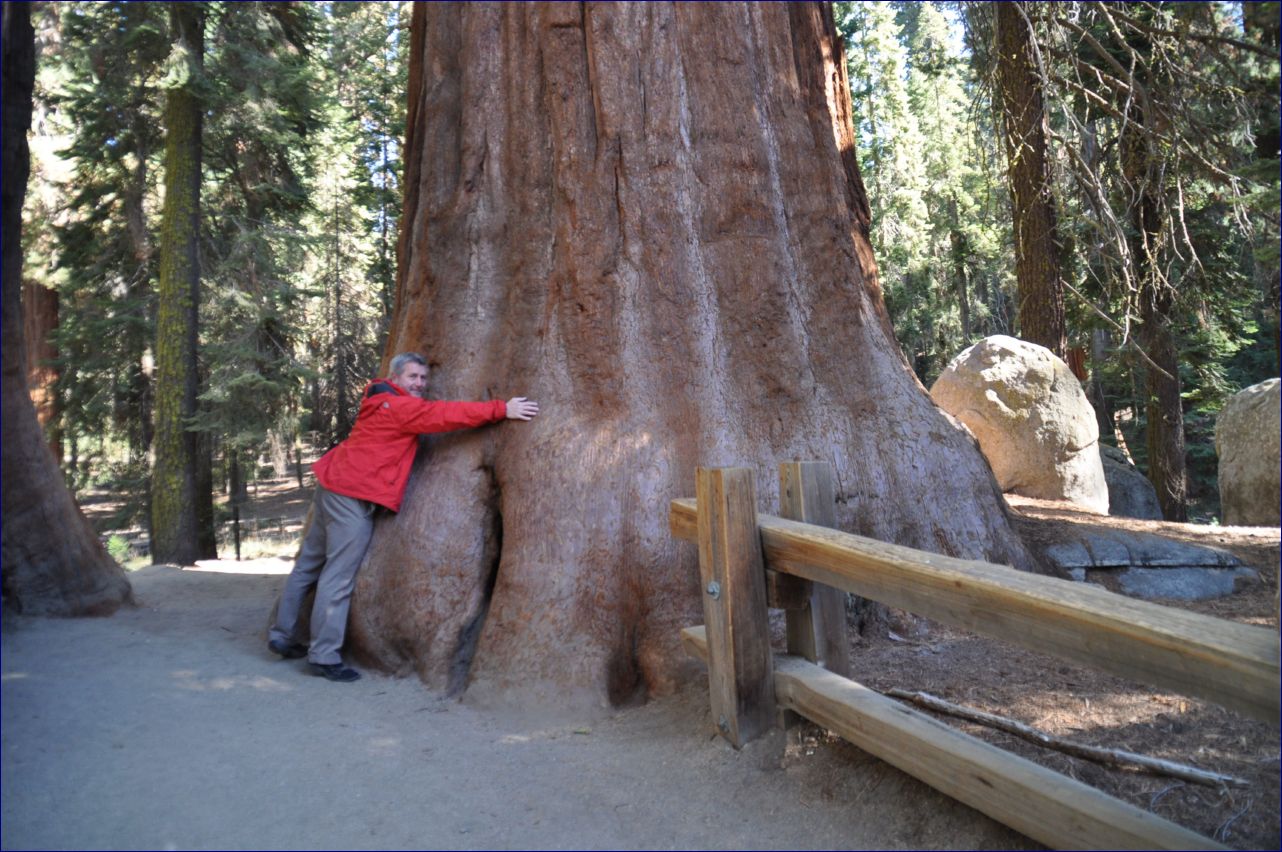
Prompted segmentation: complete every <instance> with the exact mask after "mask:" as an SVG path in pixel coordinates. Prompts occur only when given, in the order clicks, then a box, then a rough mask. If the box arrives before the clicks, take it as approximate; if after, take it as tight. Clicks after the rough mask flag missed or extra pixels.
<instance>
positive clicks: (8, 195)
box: [0, 3, 132, 615]
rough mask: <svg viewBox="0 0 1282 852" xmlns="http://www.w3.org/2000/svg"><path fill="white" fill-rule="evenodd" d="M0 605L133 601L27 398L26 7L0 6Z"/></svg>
mask: <svg viewBox="0 0 1282 852" xmlns="http://www.w3.org/2000/svg"><path fill="white" fill-rule="evenodd" d="M3 41H4V46H3V55H4V56H3V71H4V101H3V103H4V121H3V166H2V168H3V174H4V188H3V200H2V202H0V207H2V209H0V215H2V216H3V223H0V227H3V247H2V248H3V270H2V272H0V274H2V275H3V285H2V286H3V315H4V317H3V328H2V329H0V335H2V337H0V346H2V347H3V370H2V371H0V373H2V375H3V387H2V389H0V400H2V402H3V418H4V430H3V438H2V440H0V443H2V444H3V459H2V460H0V465H2V466H3V468H4V476H3V478H2V479H0V491H2V492H3V507H2V508H0V511H3V512H4V524H3V543H2V545H0V553H2V556H0V578H2V582H3V590H4V602H5V606H6V607H12V608H13V609H14V610H16V611H19V612H25V613H29V614H33V615H109V614H110V613H112V612H115V611H116V610H117V609H118V608H119V607H120V605H121V604H123V603H126V602H132V593H131V592H130V589H129V581H128V580H127V579H125V574H124V572H123V571H122V570H121V569H120V566H119V565H117V564H116V563H115V562H114V561H112V559H111V557H110V556H108V555H107V551H106V550H105V549H104V548H103V546H102V543H101V542H100V541H99V540H98V537H97V535H95V534H94V531H93V528H92V527H91V526H90V525H89V522H88V521H87V520H85V516H84V515H83V514H81V513H80V509H79V508H78V507H77V506H76V503H75V501H74V500H72V498H71V492H69V491H68V490H67V486H66V483H65V482H64V481H63V478H62V472H61V471H60V470H59V469H58V465H57V463H56V462H55V460H54V457H53V455H52V454H51V453H50V452H49V448H48V445H47V444H46V443H45V438H44V434H43V432H42V431H41V429H40V424H39V422H38V421H37V420H36V412H35V408H34V407H33V406H32V404H31V397H30V396H28V390H27V381H26V369H27V364H26V360H27V359H26V352H25V351H24V342H23V340H24V335H23V317H22V301H21V293H22V203H23V199H24V198H25V196H26V191H27V175H28V172H29V169H30V157H29V153H28V149H27V131H28V129H29V128H30V126H31V93H32V87H33V85H34V82H35V65H36V54H35V32H34V30H33V29H32V27H31V6H30V4H28V3H5V4H4V8H3Z"/></svg>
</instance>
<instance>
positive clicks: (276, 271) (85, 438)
mask: <svg viewBox="0 0 1282 852" xmlns="http://www.w3.org/2000/svg"><path fill="white" fill-rule="evenodd" d="M204 6H205V12H206V29H205V45H204V51H205V52H204V68H203V73H202V74H201V77H200V79H199V80H195V81H190V82H193V83H194V86H195V91H196V93H197V94H198V96H199V97H200V98H201V100H202V112H203V116H204V126H203V134H202V136H203V152H202V188H201V228H202V232H201V250H200V255H201V264H202V266H201V278H202V303H201V305H200V329H199V338H200V339H199V348H200V369H201V392H200V400H201V406H200V410H199V412H198V414H197V416H196V417H195V418H194V419H193V420H192V421H191V422H190V423H189V424H188V425H189V427H190V428H193V429H197V430H200V431H203V432H205V433H207V434H208V435H209V436H210V437H211V439H212V445H213V447H214V451H215V453H216V454H217V455H218V457H219V458H230V457H231V456H232V455H233V454H236V455H238V456H239V457H241V458H242V460H246V461H247V460H248V459H249V458H251V457H253V456H255V455H257V454H260V453H262V452H264V451H265V450H266V449H267V448H275V451H276V452H277V453H279V452H280V451H281V448H283V447H288V446H290V445H291V444H292V443H293V442H294V441H295V440H296V438H297V435H298V432H299V431H300V429H312V430H318V431H319V438H320V439H321V440H323V441H327V440H331V439H334V438H338V437H342V434H341V432H342V431H343V430H344V428H345V427H344V420H343V417H341V416H340V415H339V413H338V407H339V405H338V403H339V401H340V400H342V399H346V407H347V408H354V404H355V400H356V394H357V393H358V392H359V388H360V386H361V385H363V383H364V381H365V380H366V379H367V378H369V377H370V376H371V375H372V374H373V373H374V371H375V370H376V369H377V366H378V360H379V357H380V354H381V348H382V340H383V338H384V337H385V335H386V327H387V321H388V315H389V314H390V311H391V301H392V294H393V292H394V286H395V241H396V236H397V228H398V221H399V206H400V195H401V187H400V177H399V175H400V168H401V163H400V147H399V145H400V141H399V140H400V138H401V137H402V135H403V134H404V126H405V117H404V113H405V91H406V86H407V75H408V70H407V61H406V60H407V57H406V48H407V47H408V33H407V28H408V4H406V3H401V2H395V3H333V4H330V3H322V4H313V3H232V2H209V3H206V4H204ZM168 11H169V10H168V7H167V4H158V3H87V2H86V3H57V4H47V5H46V6H44V7H43V12H42V14H43V17H44V27H43V30H42V32H43V33H44V34H45V36H46V37H45V38H44V41H43V55H42V57H41V59H40V63H39V68H40V75H41V76H40V88H39V91H38V92H37V109H38V110H43V112H41V113H40V115H41V116H42V120H41V121H40V122H39V127H38V128H37V140H39V141H41V142H42V143H43V144H44V147H45V148H46V149H54V148H56V149H58V151H59V152H60V153H49V154H48V155H47V157H46V159H45V160H39V158H37V159H38V162H37V169H36V172H35V179H34V181H33V184H34V187H33V190H34V191H33V192H32V193H31V197H32V198H33V200H35V201H37V202H39V204H40V206H39V207H32V209H31V211H30V213H31V219H32V222H33V227H31V228H29V229H28V230H27V232H26V233H27V236H28V246H29V248H30V252H29V255H30V258H31V263H30V264H29V272H30V274H31V275H32V277H33V278H35V279H36V280H40V281H44V282H46V283H48V284H49V285H51V286H55V287H56V288H57V289H58V292H59V297H60V316H59V327H58V329H57V331H56V336H55V337H56V339H55V342H56V345H57V346H58V348H59V352H60V359H59V364H60V366H61V375H60V381H59V385H58V388H57V393H58V397H59V401H60V403H61V406H62V409H61V423H60V426H61V428H62V429H63V432H64V435H65V437H66V440H67V444H68V447H69V449H70V452H71V459H72V462H73V466H74V467H76V468H77V469H76V470H73V471H71V473H72V474H73V477H72V479H73V482H74V483H76V484H79V485H81V486H83V485H85V484H88V483H89V482H90V481H91V480H93V479H103V478H104V477H105V478H107V479H110V480H111V481H112V482H114V483H116V484H118V485H121V486H122V487H124V485H125V484H126V483H127V484H128V490H129V493H132V494H134V495H136V499H135V500H134V502H133V503H132V504H131V505H130V506H129V507H127V511H128V512H129V513H130V514H132V515H133V516H137V517H145V507H144V502H145V501H144V495H146V494H147V492H148V488H147V487H146V477H147V476H148V474H149V472H150V454H151V451H152V449H153V448H152V428H153V427H152V423H153V418H154V411H153V408H154V405H153V398H154V396H155V394H156V388H155V377H154V370H153V359H154V351H155V350H154V347H155V340H154V338H155V334H156V316H155V312H156V304H155V298H156V285H157V280H158V268H157V250H156V246H157V244H158V241H159V232H160V224H161V223H160V207H161V201H162V197H163V191H162V188H161V187H160V180H161V178H162V176H163V175H162V172H163V167H162V163H163V148H164V141H165V135H166V128H165V126H164V117H163V107H164V98H165V93H166V89H167V87H170V86H174V85H178V84H179V83H180V82H183V80H180V79H179V78H180V77H181V76H182V75H183V74H185V73H186V72H185V71H181V69H182V66H183V63H182V62H181V61H180V60H181V59H182V57H181V56H180V55H178V53H177V52H175V51H173V49H172V39H171V36H170V21H169V15H168ZM180 72H181V73H180ZM183 79H184V80H185V79H186V78H185V77H184V78H183ZM37 147H38V148H39V147H40V146H39V145H37ZM42 150H43V149H42ZM340 388H341V389H343V392H341V393H340ZM122 447H123V448H125V451H124V452H123V453H122V452H121V449H120V448H122ZM246 467H247V468H248V469H250V470H253V469H256V467H257V466H256V465H248V464H247V465H246ZM137 486H141V487H137Z"/></svg>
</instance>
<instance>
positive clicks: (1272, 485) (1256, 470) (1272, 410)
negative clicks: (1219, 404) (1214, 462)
mask: <svg viewBox="0 0 1282 852" xmlns="http://www.w3.org/2000/svg"><path fill="white" fill-rule="evenodd" d="M1280 401H1282V382H1279V380H1278V379H1268V380H1267V381H1263V382H1260V383H1259V384H1258V385H1251V386H1250V387H1249V388H1246V389H1244V390H1241V391H1238V392H1237V393H1236V394H1234V395H1233V396H1232V397H1231V398H1230V399H1229V401H1228V403H1227V404H1226V405H1225V406H1224V410H1223V411H1221V412H1220V415H1219V417H1217V418H1216V419H1215V452H1216V454H1217V455H1218V456H1219V457H1220V467H1219V484H1220V509H1221V514H1222V516H1223V519H1224V523H1226V524H1231V525H1234V526H1265V527H1276V526H1278V525H1279V498H1278V494H1279V489H1280V488H1282V482H1280V479H1282V477H1279V474H1278V468H1279V462H1280V459H1279V449H1278V447H1279V443H1280V439H1279V435H1280V434H1282V415H1280V414H1279V409H1280V408H1282V405H1280Z"/></svg>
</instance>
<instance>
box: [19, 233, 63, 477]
mask: <svg viewBox="0 0 1282 852" xmlns="http://www.w3.org/2000/svg"><path fill="white" fill-rule="evenodd" d="M19 259H21V257H20V258H19ZM57 328H58V292H57V291H56V290H51V289H50V288H48V287H46V286H44V285H43V284H39V283H37V282H35V281H23V282H22V337H23V342H24V344H25V345H24V349H23V351H24V352H25V357H26V359H27V360H26V364H27V372H26V379H27V388H28V389H29V392H30V394H31V404H32V405H34V406H35V408H36V422H38V423H39V424H40V429H41V431H42V432H44V436H45V440H46V441H48V443H49V450H50V452H52V453H53V457H54V459H55V460H58V461H61V460H62V438H61V437H60V435H59V432H58V390H57V388H56V387H55V385H56V384H57V381H58V368H57V367H56V366H54V364H53V360H54V359H55V358H57V357H58V348H57V347H56V346H54V345H53V340H52V334H53V332H54V330H55V329H57Z"/></svg>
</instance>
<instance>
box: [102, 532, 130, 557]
mask: <svg viewBox="0 0 1282 852" xmlns="http://www.w3.org/2000/svg"><path fill="white" fill-rule="evenodd" d="M107 554H108V555H109V556H111V558H112V559H114V560H116V561H117V562H124V561H125V560H126V559H128V558H129V542H128V541H126V540H125V539H123V538H121V537H120V536H118V535H115V534H113V535H112V536H111V537H110V538H108V539H107Z"/></svg>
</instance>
